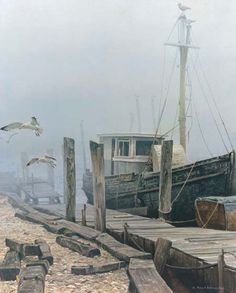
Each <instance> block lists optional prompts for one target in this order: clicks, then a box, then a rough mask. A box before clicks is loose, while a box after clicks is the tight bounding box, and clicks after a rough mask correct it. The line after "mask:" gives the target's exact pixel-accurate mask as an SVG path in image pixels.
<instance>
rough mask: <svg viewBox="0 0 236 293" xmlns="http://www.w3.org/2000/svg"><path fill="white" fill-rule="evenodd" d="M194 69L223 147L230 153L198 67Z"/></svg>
mask: <svg viewBox="0 0 236 293" xmlns="http://www.w3.org/2000/svg"><path fill="white" fill-rule="evenodd" d="M193 69H194V72H195V74H196V76H197V79H198V82H199V85H200V88H201V91H202V93H203V96H204V98H205V101H206V102H207V105H208V108H209V110H210V113H211V116H212V118H213V120H214V123H215V126H216V128H217V131H218V133H219V135H220V138H221V141H222V143H223V145H224V147H225V149H226V151H227V152H229V150H228V148H227V145H226V144H225V141H224V138H223V136H222V133H221V131H220V128H219V125H218V124H217V122H216V119H215V116H214V114H213V111H212V109H211V105H210V103H209V101H208V99H207V96H206V93H205V90H204V88H203V86H202V83H201V80H200V77H199V74H198V72H197V70H196V67H195V65H194V64H193Z"/></svg>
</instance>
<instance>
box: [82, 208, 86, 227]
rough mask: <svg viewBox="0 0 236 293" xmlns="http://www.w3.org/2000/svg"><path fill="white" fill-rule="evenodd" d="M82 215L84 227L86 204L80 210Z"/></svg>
mask: <svg viewBox="0 0 236 293" xmlns="http://www.w3.org/2000/svg"><path fill="white" fill-rule="evenodd" d="M81 214H82V226H86V224H87V223H86V204H84V208H83V209H82V210H81Z"/></svg>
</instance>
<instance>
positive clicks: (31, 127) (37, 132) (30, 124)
mask: <svg viewBox="0 0 236 293" xmlns="http://www.w3.org/2000/svg"><path fill="white" fill-rule="evenodd" d="M16 129H18V130H22V129H29V130H33V131H34V132H35V135H36V136H40V134H42V132H43V129H42V128H40V127H39V123H38V121H37V119H36V118H35V117H31V121H30V122H26V123H21V122H13V123H10V124H8V125H6V126H3V127H1V128H0V130H3V131H12V130H16Z"/></svg>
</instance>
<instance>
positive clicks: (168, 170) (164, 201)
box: [159, 140, 173, 219]
mask: <svg viewBox="0 0 236 293" xmlns="http://www.w3.org/2000/svg"><path fill="white" fill-rule="evenodd" d="M172 153H173V140H164V141H163V142H162V147H161V168H160V183H159V217H160V218H163V219H164V218H165V216H166V214H168V213H169V212H170V211H171V188H172Z"/></svg>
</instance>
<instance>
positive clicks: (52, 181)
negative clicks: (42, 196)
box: [47, 149, 55, 189]
mask: <svg viewBox="0 0 236 293" xmlns="http://www.w3.org/2000/svg"><path fill="white" fill-rule="evenodd" d="M47 154H48V155H49V156H50V157H53V156H54V154H53V149H48V150H47ZM47 175H48V178H47V179H48V183H49V184H50V185H51V186H52V188H53V189H54V188H55V176H54V168H52V167H51V166H50V165H49V164H48V166H47Z"/></svg>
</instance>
